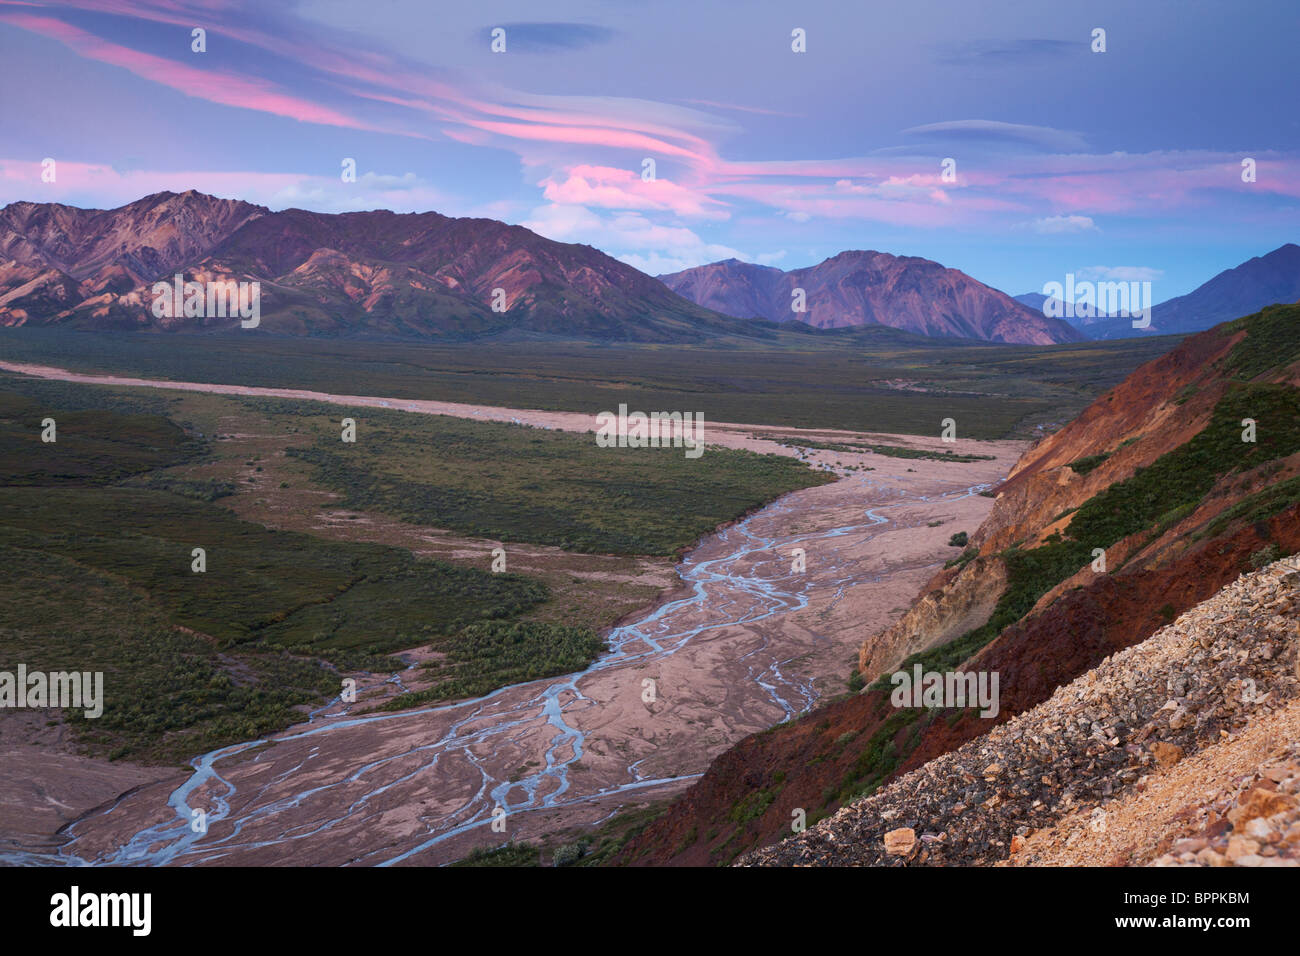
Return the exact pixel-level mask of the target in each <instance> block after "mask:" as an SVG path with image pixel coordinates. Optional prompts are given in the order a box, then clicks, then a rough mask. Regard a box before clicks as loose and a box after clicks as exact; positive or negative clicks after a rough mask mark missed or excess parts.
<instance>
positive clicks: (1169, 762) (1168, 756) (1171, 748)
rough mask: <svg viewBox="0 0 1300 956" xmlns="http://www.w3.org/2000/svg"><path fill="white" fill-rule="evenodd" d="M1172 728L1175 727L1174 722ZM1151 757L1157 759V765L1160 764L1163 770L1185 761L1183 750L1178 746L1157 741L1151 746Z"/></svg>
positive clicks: (1171, 724)
mask: <svg viewBox="0 0 1300 956" xmlns="http://www.w3.org/2000/svg"><path fill="white" fill-rule="evenodd" d="M1170 726H1173V723H1172V722H1170ZM1151 755H1152V756H1154V757H1155V758H1156V763H1157V764H1159V766H1160V769H1161V770H1167V769H1168V768H1170V767H1172V766H1173V765H1174V764H1176V763H1178V761H1180V760H1182V759H1183V748H1182V747H1180V746H1178V745H1177V744H1171V743H1166V742H1165V741H1163V740H1157V741H1156V742H1155V743H1153V744H1152V745H1151Z"/></svg>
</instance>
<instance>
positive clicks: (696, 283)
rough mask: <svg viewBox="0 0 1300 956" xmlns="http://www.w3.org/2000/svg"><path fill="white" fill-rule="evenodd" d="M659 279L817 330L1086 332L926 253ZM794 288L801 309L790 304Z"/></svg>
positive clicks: (728, 305) (734, 311) (1051, 336)
mask: <svg viewBox="0 0 1300 956" xmlns="http://www.w3.org/2000/svg"><path fill="white" fill-rule="evenodd" d="M659 278H660V280H661V281H662V282H663V283H664V284H665V285H667V286H668V287H669V288H670V289H672V290H673V291H674V292H677V293H679V294H680V295H683V296H685V297H686V298H688V299H690V300H691V301H692V302H695V303H698V304H699V305H702V306H705V307H707V308H710V309H715V310H717V311H718V312H723V313H725V314H727V315H736V316H758V317H761V318H765V319H770V320H772V321H774V322H780V321H789V320H791V319H794V320H798V321H801V322H805V323H807V324H808V325H811V326H813V327H815V328H819V329H828V328H843V327H846V326H858V325H888V326H892V327H894V328H898V329H904V330H906V331H909V332H914V333H918V334H920V335H928V336H935V337H944V338H967V339H984V340H987V341H992V342H1017V343H1022V344H1033V345H1051V344H1054V343H1059V342H1079V341H1083V340H1085V339H1086V336H1085V335H1084V334H1083V333H1081V332H1079V331H1078V330H1076V329H1075V328H1073V327H1072V326H1071V325H1070V324H1069V323H1067V322H1065V321H1063V320H1061V319H1052V318H1047V317H1045V316H1044V315H1043V313H1042V312H1041V311H1035V310H1034V309H1032V308H1029V307H1028V306H1026V305H1024V304H1022V303H1020V302H1017V301H1015V300H1014V299H1012V298H1011V297H1010V296H1008V295H1007V294H1006V293H1004V292H999V291H998V290H997V289H993V288H990V287H989V286H986V285H984V283H982V282H978V281H976V280H975V279H972V278H971V277H970V276H968V275H966V274H965V273H964V272H961V271H959V270H957V269H949V268H946V267H944V266H942V265H940V264H939V263H937V262H933V261H931V260H929V259H921V258H917V257H915V256H894V255H890V254H889V253H886V252H871V251H849V252H841V253H840V254H839V255H837V256H832V257H831V258H830V259H827V260H826V261H824V262H822V263H819V264H818V265H815V266H810V267H808V268H805V269H793V270H791V271H789V272H785V271H782V270H781V269H776V268H773V267H771V266H760V265H754V264H752V263H747V262H741V261H739V260H738V259H727V260H724V261H722V262H713V263H710V264H709V265H705V266H699V267H697V268H694V269H686V270H684V271H682V272H675V273H672V274H670V275H662V276H660V277H659ZM799 290H802V291H803V300H804V301H803V305H804V306H805V308H804V310H803V311H795V309H794V308H793V305H794V304H795V303H796V302H797V298H796V297H797V296H798V294H799Z"/></svg>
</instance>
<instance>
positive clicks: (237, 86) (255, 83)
mask: <svg viewBox="0 0 1300 956" xmlns="http://www.w3.org/2000/svg"><path fill="white" fill-rule="evenodd" d="M0 21H2V22H5V23H8V24H10V25H12V26H16V27H20V28H21V29H24V30H30V31H31V32H33V33H40V34H42V35H43V36H47V37H50V38H51V39H54V40H58V41H59V42H61V43H63V44H64V45H65V46H67V47H69V48H71V49H72V50H74V51H76V52H77V53H78V54H79V55H81V56H83V57H86V58H88V59H91V60H98V61H99V62H101V63H108V64H110V65H112V66H118V67H121V68H122V69H125V70H129V71H130V72H131V73H134V74H135V75H136V76H140V77H143V78H144V79H147V80H150V81H151V82H154V83H160V84H162V85H163V86H168V87H171V88H172V89H174V90H179V91H180V92H182V93H185V94H186V95H187V96H197V97H199V98H200V99H205V100H211V101H212V102H214V103H221V104H223V105H225V106H237V107H241V108H243V109H250V110H259V111H261V112H264V113H272V114H275V115H277V116H285V117H288V118H290V119H295V120H299V121H300V122H304V123H321V124H323V125H327V126H344V127H348V128H351V129H365V130H372V129H373V127H370V126H368V125H366V124H364V123H361V122H358V121H357V120H355V119H353V118H352V117H349V116H346V115H344V114H342V113H339V112H337V111H335V110H332V109H330V108H328V107H325V106H319V105H317V104H315V103H312V102H310V101H308V100H304V99H301V98H299V97H296V96H292V95H290V94H287V93H283V92H281V91H279V90H277V89H275V88H274V87H272V86H271V85H270V84H269V83H265V82H262V81H259V80H253V79H247V78H245V77H241V76H236V75H234V74H231V73H225V72H222V71H219V70H206V69H199V68H197V67H192V66H186V65H185V64H183V63H178V62H177V61H175V60H168V59H164V58H163V57H160V56H154V55H153V54H151V53H144V52H141V51H139V50H132V49H130V48H129V47H124V46H121V45H119V44H116V43H112V42H110V41H108V40H104V39H101V38H100V37H97V36H95V35H93V34H90V33H87V32H86V31H84V30H81V29H79V28H77V27H74V26H72V25H71V24H68V23H64V22H63V21H61V20H55V19H53V18H52V17H43V16H35V15H32V14H27V13H21V12H16V11H12V12H11V11H2V12H0Z"/></svg>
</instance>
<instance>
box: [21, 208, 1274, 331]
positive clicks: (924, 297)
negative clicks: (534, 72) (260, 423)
mask: <svg viewBox="0 0 1300 956" xmlns="http://www.w3.org/2000/svg"><path fill="white" fill-rule="evenodd" d="M177 273H181V274H183V275H184V277H185V279H186V280H188V281H199V282H204V281H213V280H220V281H236V282H249V281H255V282H258V283H259V284H260V311H261V327H262V328H264V329H265V330H267V331H270V332H273V333H281V334H292V335H322V336H366V337H393V338H402V337H407V338H420V339H432V340H448V341H458V340H470V339H476V338H484V337H492V336H501V335H511V334H515V335H519V334H522V335H525V336H537V335H542V336H555V337H570V338H585V339H594V340H600V341H628V342H689V341H707V340H710V339H715V338H718V337H742V338H751V339H753V338H757V339H770V338H772V337H774V336H775V335H776V334H777V332H778V329H779V328H780V327H781V326H779V325H777V324H775V323H780V324H781V325H783V326H784V327H785V328H787V329H791V328H793V329H797V330H803V331H806V332H810V333H812V334H816V333H815V331H814V330H819V329H843V328H855V327H873V328H883V327H888V328H893V329H898V330H901V331H904V332H908V333H912V334H919V335H924V336H930V337H942V338H965V339H980V340H985V341H992V342H1008V343H1021V344H1038V345H1047V344H1054V343H1061V342H1078V341H1083V340H1085V339H1088V338H1119V337H1125V336H1131V335H1135V334H1151V333H1185V332H1191V331H1198V330H1200V329H1203V328H1208V327H1209V326H1211V325H1213V324H1215V323H1216V322H1220V321H1223V320H1225V319H1228V318H1232V317H1234V316H1237V315H1241V314H1245V313H1249V312H1252V311H1256V310H1258V309H1260V308H1262V307H1263V306H1265V305H1268V304H1272V303H1277V302H1281V303H1289V302H1294V301H1296V300H1297V299H1300V246H1297V245H1295V244H1288V245H1285V246H1282V247H1281V248H1279V249H1276V250H1274V251H1273V252H1271V253H1269V254H1268V255H1265V256H1261V257H1258V258H1255V259H1251V260H1250V261H1249V262H1246V263H1243V264H1242V265H1240V266H1238V267H1236V268H1235V269H1230V270H1228V271H1226V272H1223V273H1220V274H1219V275H1217V276H1215V277H1214V278H1213V279H1211V280H1210V281H1209V282H1206V283H1205V284H1204V285H1202V286H1201V287H1199V288H1198V289H1196V290H1194V291H1193V292H1190V293H1188V294H1187V295H1185V296H1180V297H1178V298H1176V299H1170V300H1169V301H1167V302H1164V303H1161V304H1160V305H1157V306H1156V307H1155V308H1154V310H1153V321H1152V326H1151V329H1150V330H1148V331H1147V332H1141V331H1138V330H1134V329H1133V328H1132V323H1131V321H1130V320H1129V319H1127V318H1110V317H1106V316H1101V317H1098V318H1097V319H1095V320H1092V321H1089V320H1076V322H1075V324H1074V325H1071V323H1069V322H1066V321H1064V320H1062V319H1055V318H1048V317H1045V316H1044V315H1043V311H1042V308H1041V306H1042V301H1043V296H1042V295H1039V294H1034V293H1030V294H1027V295H1023V296H1019V297H1017V298H1012V297H1010V296H1008V295H1006V294H1005V293H1003V292H1000V291H999V290H997V289H994V288H991V287H989V286H987V285H985V284H983V283H981V282H979V281H977V280H975V279H973V278H971V277H970V276H968V275H966V274H965V273H963V272H961V271H959V270H957V269H950V268H946V267H944V266H943V265H941V264H939V263H937V262H933V261H931V260H929V259H922V258H918V257H915V256H894V255H890V254H888V253H883V252H873V251H860V250H851V251H846V252H842V253H840V254H838V255H836V256H833V257H831V258H829V259H827V260H825V261H824V262H821V263H819V264H818V265H815V266H809V267H807V268H803V269H794V270H790V271H783V270H781V269H777V268H773V267H771V266H762V265H755V264H752V263H745V262H741V261H739V260H737V259H727V260H724V261H722V262H714V263H710V264H708V265H704V266H699V267H696V268H692V269H687V270H684V271H682V272H676V273H672V274H670V275H664V276H660V277H659V278H658V279H654V278H652V277H650V276H648V275H645V274H644V273H642V272H639V271H638V270H636V269H634V268H632V267H631V266H629V265H627V264H625V263H623V262H620V261H618V260H617V259H614V258H612V257H611V256H608V255H606V254H605V253H603V252H601V251H599V250H598V249H595V248H593V247H591V246H587V245H578V244H571V243H562V242H555V241H553V240H550V239H546V238H544V237H542V236H539V235H537V234H536V233H534V232H532V231H530V230H528V229H525V228H523V227H522V226H511V225H508V224H506V223H502V222H498V221H496V220H493V219H472V218H452V217H448V216H443V215H440V214H438V213H435V212H425V213H407V214H398V213H392V212H388V211H385V210H378V211H371V212H350V213H339V214H326V213H317V212H310V211H307V210H303V209H286V210H283V211H280V212H272V211H271V210H270V209H268V208H266V207H264V206H258V205H254V204H252V203H247V202H242V201H239V200H232V199H219V198H216V197H213V196H209V195H205V194H203V193H199V192H196V191H194V190H189V191H187V192H184V193H173V192H160V193H155V194H153V195H150V196H145V197H144V198H142V199H139V200H136V201H135V202H132V203H129V204H127V205H125V206H121V207H119V208H117V209H107V210H103V209H79V208H76V207H73V206H68V205H63V204H59V203H34V202H15V203H11V204H10V205H8V206H5V207H4V208H3V209H0V326H21V325H59V326H67V327H71V328H79V329H149V330H153V331H173V330H184V331H207V330H217V331H220V330H225V329H230V328H235V327H236V323H237V322H238V321H239V320H238V318H233V317H232V318H209V317H201V316H195V317H184V316H177V317H161V318H160V317H158V316H155V315H154V314H153V310H152V309H151V305H152V304H153V295H152V287H153V284H154V283H155V282H158V281H171V280H172V278H173V276H174V275H175V274H177ZM797 304H801V305H802V307H803V308H802V310H801V311H798V310H796V309H795V308H792V306H794V305H797ZM494 306H495V308H494Z"/></svg>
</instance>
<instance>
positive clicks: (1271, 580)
mask: <svg viewBox="0 0 1300 956" xmlns="http://www.w3.org/2000/svg"><path fill="white" fill-rule="evenodd" d="M1298 624H1300V559H1295V558H1290V559H1285V560H1282V561H1278V562H1275V563H1273V564H1271V565H1269V566H1267V567H1265V568H1264V569H1262V570H1260V571H1256V572H1254V573H1252V574H1247V575H1243V576H1242V577H1241V578H1239V579H1238V580H1237V581H1235V582H1233V583H1232V584H1230V585H1228V586H1227V587H1226V588H1224V589H1223V590H1222V591H1220V592H1219V593H1218V594H1216V595H1215V596H1214V597H1212V598H1211V599H1210V600H1208V601H1205V602H1203V603H1201V604H1199V605H1197V606H1196V607H1195V608H1194V609H1192V610H1191V611H1189V612H1187V613H1185V614H1183V615H1182V616H1181V617H1179V618H1178V620H1176V621H1175V622H1174V623H1173V624H1171V625H1169V626H1167V627H1164V628H1162V629H1160V630H1159V631H1157V632H1156V634H1154V635H1153V636H1152V637H1150V638H1148V639H1147V640H1146V641H1143V642H1142V643H1141V644H1138V645H1136V646H1133V647H1130V648H1128V649H1126V650H1123V651H1120V652H1118V653H1116V654H1114V655H1113V656H1111V657H1109V658H1107V659H1106V660H1105V661H1103V662H1102V663H1101V664H1100V665H1099V666H1098V667H1096V668H1095V669H1092V670H1090V671H1088V672H1087V673H1085V674H1083V675H1081V676H1080V677H1079V678H1077V679H1076V680H1074V681H1072V682H1071V683H1069V684H1067V685H1065V686H1063V687H1061V688H1059V689H1058V690H1057V691H1056V692H1055V693H1053V694H1052V696H1051V697H1050V698H1049V699H1048V700H1046V701H1045V702H1044V703H1042V704H1040V705H1038V706H1036V707H1034V708H1033V709H1032V710H1029V711H1027V712H1026V713H1023V714H1021V715H1020V716H1018V717H1016V718H1015V719H1014V720H1011V721H1009V722H1007V723H1005V724H1002V725H1001V726H999V727H996V728H994V729H993V730H991V731H990V732H989V733H988V734H987V735H985V736H983V737H980V738H978V739H976V740H972V741H970V742H969V743H967V744H964V745H963V746H961V747H959V748H957V749H956V750H954V751H953V752H951V753H949V754H945V755H944V756H942V757H939V758H938V759H936V760H933V761H931V762H929V763H927V764H926V765H924V766H923V767H921V768H919V769H918V770H915V771H913V772H912V773H909V774H907V775H905V776H903V777H900V778H898V779H896V780H895V781H893V782H892V783H891V784H889V785H888V786H886V787H884V788H882V789H881V790H879V791H877V792H876V793H875V794H873V795H871V796H870V797H867V798H866V799H864V800H860V801H858V802H856V803H854V804H852V805H851V806H848V807H845V808H843V809H841V810H840V811H839V812H837V813H836V814H835V815H834V816H832V817H831V818H830V819H828V820H825V821H824V822H822V823H821V824H819V825H818V826H816V827H814V828H812V829H811V830H808V831H807V832H805V833H801V834H797V835H794V836H792V837H791V838H790V839H787V840H785V841H783V842H781V843H779V844H777V845H776V846H775V847H772V848H769V849H766V850H762V851H759V852H757V853H754V854H751V855H749V856H747V857H745V858H744V859H743V860H742V861H741V862H742V863H744V864H747V865H828V864H829V865H904V864H906V865H945V864H947V865H952V864H989V863H993V862H996V861H999V860H1002V859H1005V858H1006V857H1008V856H1009V855H1012V854H1020V853H1021V852H1022V851H1023V850H1024V847H1025V844H1026V839H1025V838H1026V836H1027V835H1028V834H1030V832H1031V831H1032V830H1034V829H1037V828H1040V827H1044V826H1047V825H1050V824H1053V823H1055V822H1056V821H1058V820H1060V819H1062V818H1063V817H1065V816H1066V815H1067V814H1072V815H1074V816H1075V817H1076V818H1078V817H1080V816H1081V815H1083V816H1086V817H1087V819H1088V820H1089V821H1090V826H1091V827H1093V828H1094V829H1096V830H1099V831H1100V830H1106V829H1109V828H1110V827H1111V826H1112V824H1111V821H1110V820H1109V819H1108V817H1109V816H1110V815H1111V809H1110V808H1111V807H1112V804H1113V803H1114V802H1116V801H1118V800H1120V799H1121V797H1122V796H1128V795H1130V794H1132V793H1135V792H1138V791H1139V790H1140V789H1144V788H1146V787H1147V786H1149V784H1150V781H1151V778H1152V777H1153V776H1155V775H1159V774H1161V773H1162V772H1164V771H1166V770H1167V769H1168V768H1170V767H1172V766H1174V765H1175V764H1177V763H1178V762H1179V761H1181V760H1183V759H1185V758H1187V757H1188V756H1189V755H1192V754H1195V753H1197V752H1198V751H1201V750H1203V749H1205V748H1207V747H1210V746H1212V745H1218V744H1221V742H1222V741H1224V740H1231V739H1232V738H1233V737H1234V736H1236V735H1240V734H1242V733H1243V732H1245V731H1246V730H1247V728H1249V727H1250V726H1251V725H1252V724H1253V723H1255V722H1258V721H1259V720H1261V719H1263V718H1264V717H1265V716H1267V715H1269V714H1270V713H1271V712H1272V711H1274V710H1275V709H1277V708H1280V707H1283V706H1285V705H1287V704H1289V703H1290V702H1292V701H1294V700H1295V699H1296V697H1297V694H1300V670H1298V668H1300V662H1298V659H1297V649H1300V629H1298V628H1297V625H1298ZM1277 776H1280V780H1273V777H1272V776H1270V777H1269V778H1268V779H1269V780H1270V781H1272V782H1273V783H1275V784H1278V783H1280V784H1283V785H1284V786H1283V787H1282V788H1278V787H1276V786H1275V787H1274V788H1272V789H1266V790H1262V791H1260V792H1259V793H1258V794H1255V793H1252V795H1251V796H1249V797H1248V799H1247V800H1246V801H1245V802H1244V803H1243V802H1241V801H1238V804H1237V806H1236V807H1235V808H1234V810H1232V811H1229V813H1228V814H1227V819H1228V821H1229V828H1235V829H1236V830H1238V831H1240V835H1241V836H1242V838H1244V839H1249V840H1250V841H1251V843H1250V844H1249V845H1241V846H1239V847H1238V848H1239V849H1249V850H1251V851H1252V854H1257V853H1258V852H1259V851H1260V850H1262V849H1263V846H1264V845H1265V844H1261V843H1260V842H1259V841H1260V840H1263V841H1266V843H1267V841H1268V840H1269V837H1271V836H1274V835H1276V837H1277V838H1278V839H1277V840H1276V841H1273V842H1274V843H1276V844H1278V845H1277V846H1276V847H1275V850H1274V852H1273V853H1272V854H1270V855H1269V856H1258V857H1257V860H1258V862H1259V863H1261V864H1266V865H1267V864H1285V865H1291V866H1297V865H1300V860H1297V859H1296V855H1297V851H1300V833H1297V834H1294V835H1293V836H1296V837H1297V839H1295V840H1294V841H1292V840H1290V839H1288V840H1287V841H1286V842H1283V841H1282V839H1281V838H1282V837H1283V836H1284V835H1285V834H1287V833H1288V832H1289V825H1290V819H1291V816H1292V815H1293V814H1294V811H1295V809H1296V805H1297V798H1296V796H1295V791H1296V789H1297V788H1296V786H1293V785H1292V784H1293V781H1295V780H1296V778H1295V775H1294V774H1292V773H1291V771H1290V769H1289V768H1283V772H1282V773H1281V774H1280V775H1277ZM1274 816H1276V817H1277V819H1276V820H1273V819H1271V818H1273V817H1274ZM1227 829H1228V828H1223V832H1221V833H1220V834H1219V836H1223V835H1224V834H1226V832H1227ZM1246 834H1249V836H1246ZM1230 839H1231V838H1229V840H1230ZM1225 842H1227V841H1225ZM1268 845H1272V844H1268ZM1207 847H1208V839H1207V841H1206V845H1205V846H1201V847H1200V848H1199V849H1200V850H1202V851H1203V850H1205V849H1207ZM1238 848H1234V849H1233V850H1229V851H1228V853H1227V855H1226V856H1225V857H1224V858H1225V859H1227V857H1230V856H1235V857H1237V858H1240V857H1243V856H1245V855H1246V854H1244V853H1236V849H1238ZM1188 852H1191V846H1190V845H1186V846H1184V847H1180V849H1179V854H1180V856H1181V854H1182V853H1188ZM1210 853H1212V854H1215V855H1218V852H1217V850H1210ZM1206 860H1207V861H1211V862H1212V861H1214V857H1213V856H1208V855H1207V856H1206Z"/></svg>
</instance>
